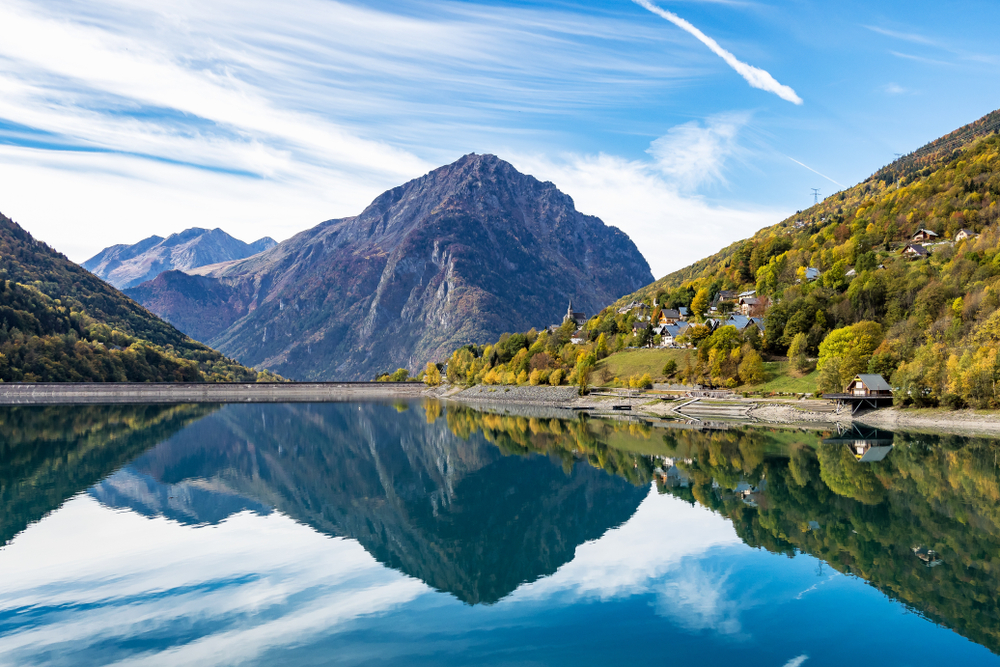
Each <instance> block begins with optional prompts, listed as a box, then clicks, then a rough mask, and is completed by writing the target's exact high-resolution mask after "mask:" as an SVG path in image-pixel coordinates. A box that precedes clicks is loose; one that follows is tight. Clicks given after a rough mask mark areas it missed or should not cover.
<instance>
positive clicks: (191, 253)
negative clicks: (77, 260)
mask: <svg viewBox="0 0 1000 667" xmlns="http://www.w3.org/2000/svg"><path fill="white" fill-rule="evenodd" d="M276 245H277V241H275V240H274V239H272V238H270V237H268V236H265V237H264V238H261V239H258V240H256V241H254V242H253V243H244V242H243V241H240V240H239V239H236V238H233V237H232V236H230V235H229V234H227V233H226V232H224V231H222V230H221V229H218V228H216V229H202V228H200V227H192V228H191V229H185V230H184V231H183V232H178V233H177V234H171V235H170V236H168V237H167V238H163V237H162V236H150V237H149V238H146V239H143V240H142V241H139V242H138V243H134V244H132V245H124V244H119V245H113V246H111V247H109V248H105V249H104V250H102V251H101V252H99V253H97V254H96V255H94V256H93V257H91V258H90V259H88V260H87V261H86V262H84V263H83V265H82V266H83V268H85V269H87V270H88V271H90V272H91V273H93V274H94V275H96V276H98V277H99V278H102V279H104V280H106V281H107V282H109V283H111V284H112V285H114V286H115V287H117V288H118V289H127V288H129V287H134V286H136V285H138V284H140V283H142V282H145V281H147V280H151V279H153V278H155V277H156V276H158V275H159V274H160V273H162V272H164V271H171V270H180V271H184V270H187V269H194V268H197V267H199V266H207V265H209V264H218V263H220V262H227V261H231V260H236V259H244V258H246V257H250V256H252V255H256V254H257V253H259V252H263V251H265V250H269V249H271V248H273V247H274V246H276Z"/></svg>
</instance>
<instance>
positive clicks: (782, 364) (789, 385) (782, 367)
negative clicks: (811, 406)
mask: <svg viewBox="0 0 1000 667" xmlns="http://www.w3.org/2000/svg"><path fill="white" fill-rule="evenodd" d="M764 368H765V370H766V371H767V376H768V378H770V379H769V380H768V381H767V382H765V383H764V384H758V385H753V386H744V387H740V389H741V390H743V391H760V392H765V393H767V392H773V393H786V394H811V393H812V392H814V391H816V384H817V383H818V382H819V371H816V370H814V371H812V372H811V373H809V374H807V375H803V376H802V377H795V376H794V375H792V367H791V364H790V363H789V362H787V361H765V362H764Z"/></svg>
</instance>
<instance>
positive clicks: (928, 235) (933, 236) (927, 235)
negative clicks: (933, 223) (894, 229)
mask: <svg viewBox="0 0 1000 667" xmlns="http://www.w3.org/2000/svg"><path fill="white" fill-rule="evenodd" d="M937 238H938V235H937V233H936V232H932V231H931V230H929V229H918V230H917V233H916V234H914V235H913V241H914V242H916V243H923V242H925V241H934V240H937Z"/></svg>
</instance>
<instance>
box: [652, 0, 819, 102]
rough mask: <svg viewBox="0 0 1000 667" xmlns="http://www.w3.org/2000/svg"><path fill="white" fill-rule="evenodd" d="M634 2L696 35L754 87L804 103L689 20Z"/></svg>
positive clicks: (658, 8)
mask: <svg viewBox="0 0 1000 667" xmlns="http://www.w3.org/2000/svg"><path fill="white" fill-rule="evenodd" d="M632 2H634V3H635V4H637V5H639V6H640V7H642V8H644V9H647V10H649V11H650V12H652V13H654V14H656V15H657V16H660V17H661V18H664V19H666V20H667V21H670V22H671V23H673V24H674V25H675V26H677V27H678V28H680V29H681V30H683V31H685V32H687V33H689V34H691V35H692V36H694V38H695V39H697V40H698V41H699V42H701V43H702V44H704V45H705V46H707V47H708V48H709V49H710V50H711V51H712V53H714V54H715V55H717V56H719V57H720V58H722V59H723V60H724V61H725V62H726V64H727V65H729V66H730V67H732V68H733V69H734V70H736V73H737V74H739V75H740V76H742V77H743V78H744V79H745V80H746V82H747V83H749V84H750V86H751V87H752V88H758V89H760V90H765V91H767V92H769V93H774V94H775V95H777V96H778V97H780V98H781V99H783V100H786V101H788V102H791V103H793V104H802V98H801V97H799V96H798V94H797V93H796V92H795V91H794V90H793V89H792V88H791V87H790V86H786V85H784V84H781V83H778V80H777V79H775V78H774V77H773V76H771V74H770V73H769V72H767V71H765V70H762V69H760V68H759V67H754V66H753V65H748V64H747V63H745V62H743V61H741V60H739V59H738V58H737V57H736V56H734V55H733V54H732V53H730V52H729V51H727V50H725V49H724V48H722V47H721V46H719V43H718V42H717V41H715V40H714V39H712V38H711V37H709V36H708V35H706V34H705V33H703V32H702V31H701V30H699V29H698V28H696V27H695V26H694V25H692V24H691V23H690V22H689V21H686V20H685V19H682V18H681V17H680V16H677V14H674V13H673V12H668V11H667V10H665V9H661V8H660V7H657V6H656V5H654V4H653V3H652V2H649V0H632Z"/></svg>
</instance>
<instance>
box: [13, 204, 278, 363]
mask: <svg viewBox="0 0 1000 667" xmlns="http://www.w3.org/2000/svg"><path fill="white" fill-rule="evenodd" d="M257 377H258V373H257V371H254V370H251V369H248V368H244V367H243V366H241V365H239V364H237V363H236V362H234V361H232V360H230V359H226V358H225V357H223V356H222V355H221V354H219V353H218V352H216V351H214V350H212V349H210V348H208V347H205V346H204V345H202V344H201V343H198V342H195V341H193V340H191V339H190V338H189V337H188V336H187V335H185V334H183V333H181V332H180V331H178V330H177V329H175V328H174V327H172V326H170V325H169V324H167V323H166V322H164V321H163V320H161V319H160V318H158V317H156V316H155V315H153V314H152V313H150V312H149V311H148V310H146V309H145V308H143V307H142V306H140V305H139V304H137V303H136V302H134V301H132V300H131V299H129V298H128V297H126V296H125V295H124V294H122V293H121V292H119V291H118V290H116V289H115V288H113V287H111V286H110V285H108V284H107V283H106V282H104V281H103V280H101V279H99V278H98V277H96V276H95V275H93V274H92V273H90V272H88V271H86V270H84V269H82V268H81V267H79V266H77V265H76V264H74V263H73V262H71V261H69V260H68V259H66V257H65V256H63V255H61V254H60V253H58V252H56V251H55V250H53V249H52V248H50V247H49V246H47V245H45V244H44V243H41V242H39V241H36V240H35V239H34V238H32V236H31V235H30V234H29V233H28V232H26V231H24V230H23V229H22V228H21V227H20V226H19V225H18V224H17V223H15V222H13V221H12V220H10V219H9V218H6V217H4V216H3V215H0V381H4V382H12V381H33V382H39V381H41V382H45V381H52V382H60V381H70V382H83V381H96V382H100V381H131V382H165V381H185V382H199V381H215V380H235V381H241V382H247V381H249V382H252V381H254V380H255V379H256V378H257Z"/></svg>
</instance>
